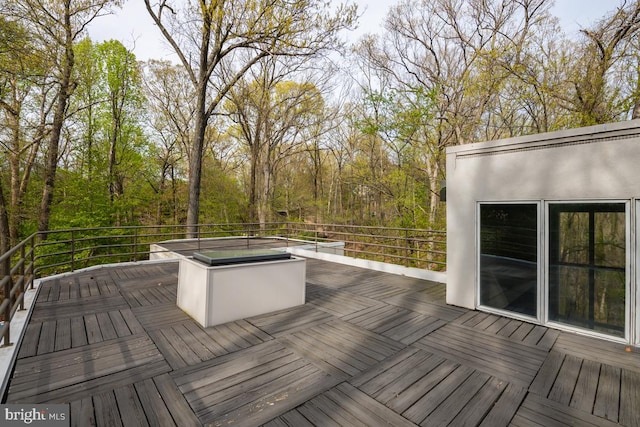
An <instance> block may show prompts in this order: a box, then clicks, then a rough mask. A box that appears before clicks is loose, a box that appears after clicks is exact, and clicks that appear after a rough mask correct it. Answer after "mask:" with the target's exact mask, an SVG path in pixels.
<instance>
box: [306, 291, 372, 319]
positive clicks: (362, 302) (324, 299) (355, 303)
mask: <svg viewBox="0 0 640 427" xmlns="http://www.w3.org/2000/svg"><path fill="white" fill-rule="evenodd" d="M306 302H307V304H308V305H310V306H313V307H315V308H317V309H319V310H322V311H326V312H327V313H330V314H333V315H334V316H337V317H341V316H346V315H349V314H351V313H355V312H357V311H361V310H364V309H367V308H369V307H373V306H380V305H382V303H381V302H380V301H376V300H374V299H371V298H367V297H363V296H359V295H356V294H352V293H349V292H343V291H337V290H331V289H327V288H323V287H321V286H318V285H308V286H307V293H306Z"/></svg>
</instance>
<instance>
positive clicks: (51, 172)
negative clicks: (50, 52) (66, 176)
mask: <svg viewBox="0 0 640 427" xmlns="http://www.w3.org/2000/svg"><path fill="white" fill-rule="evenodd" d="M69 8H70V1H69V0H67V1H65V12H64V13H65V14H64V26H65V41H64V42H65V46H64V48H65V56H64V61H63V62H62V70H61V71H62V76H61V81H60V90H59V92H58V96H57V99H56V108H55V112H54V114H53V125H52V129H51V137H50V139H49V147H48V148H49V151H48V153H47V159H46V163H45V172H44V190H43V191H42V201H41V203H40V217H39V219H38V231H41V232H42V231H47V230H48V229H49V218H50V216H51V204H52V203H53V190H54V186H55V181H56V171H57V168H58V148H59V146H60V136H61V133H62V125H63V123H64V118H65V113H66V110H67V104H68V102H69V98H70V97H71V94H72V92H73V89H74V88H73V87H72V84H71V72H72V70H73V66H74V61H75V59H74V56H73V34H72V29H71V16H70V10H69Z"/></svg>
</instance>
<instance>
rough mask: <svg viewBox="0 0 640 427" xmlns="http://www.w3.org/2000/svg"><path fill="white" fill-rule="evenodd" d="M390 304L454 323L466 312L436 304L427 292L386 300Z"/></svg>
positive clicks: (411, 293)
mask: <svg viewBox="0 0 640 427" xmlns="http://www.w3.org/2000/svg"><path fill="white" fill-rule="evenodd" d="M386 301H387V302H388V303H389V304H394V305H397V306H399V307H403V308H406V309H408V310H412V311H415V312H417V313H420V314H425V315H427V316H432V317H437V318H438V319H441V320H446V321H449V322H450V321H452V320H455V319H457V318H458V317H460V316H462V315H463V314H464V313H465V312H466V310H465V309H462V308H458V307H454V306H450V305H446V304H444V303H437V302H434V301H433V300H432V299H431V298H430V297H429V294H428V293H426V292H410V293H406V294H402V295H396V296H393V297H389V298H387V299H386Z"/></svg>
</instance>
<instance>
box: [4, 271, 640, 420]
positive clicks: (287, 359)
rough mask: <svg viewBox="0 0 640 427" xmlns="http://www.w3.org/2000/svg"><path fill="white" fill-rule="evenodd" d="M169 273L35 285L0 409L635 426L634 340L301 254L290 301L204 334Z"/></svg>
mask: <svg viewBox="0 0 640 427" xmlns="http://www.w3.org/2000/svg"><path fill="white" fill-rule="evenodd" d="M177 269H178V264H177V263H163V264H146V265H138V266H120V267H108V268H102V269H98V270H93V271H88V272H80V273H77V274H73V275H69V276H66V277H63V278H57V279H52V280H48V281H45V282H44V283H43V284H42V285H41V290H40V293H39V296H38V298H37V302H36V306H35V309H34V311H33V316H32V318H31V321H30V323H29V325H28V327H27V331H26V335H25V338H24V341H23V343H22V345H21V348H20V349H19V354H18V361H17V364H16V368H15V372H14V374H13V378H12V380H11V383H10V387H9V391H8V395H7V398H6V402H7V403H20V402H21V403H46V402H50V403H69V404H70V409H71V422H72V425H78V426H90V425H98V426H146V425H149V426H157V425H158V426H161V425H176V426H197V425H214V426H253V425H263V424H264V425H268V426H274V427H275V426H296V427H297V426H305V425H321V426H337V425H349V426H350V425H354V426H378V425H393V426H405V425H406V426H409V425H422V426H444V425H454V426H477V425H480V426H506V425H514V426H563V425H581V426H582V425H585V426H589V425H593V426H603V425H604V426H608V425H623V426H629V427H632V426H636V427H637V426H640V355H639V349H636V348H634V349H633V352H626V351H625V348H624V346H622V345H618V344H614V343H611V342H606V341H599V340H595V339H591V338H585V337H581V336H577V335H573V334H569V333H564V332H563V333H560V332H558V331H555V330H551V329H547V328H544V327H541V326H536V325H532V324H528V323H524V322H520V321H516V320H511V319H506V318H502V317H499V316H494V315H490V314H486V313H480V312H475V311H468V310H464V309H460V308H457V307H452V306H447V305H446V304H445V303H444V297H445V289H444V286H443V285H439V284H435V283H430V282H426V281H422V280H417V279H410V278H406V277H401V276H395V275H391V274H386V273H380V272H374V271H370V270H364V269H359V268H355V267H349V266H345V265H338V264H332V263H328V262H323V261H317V260H311V259H310V260H308V261H307V303H306V304H305V305H304V306H299V307H296V308H293V309H289V310H284V311H280V312H277V313H272V314H268V315H264V316H258V317H253V318H249V319H245V320H241V321H237V322H232V323H228V324H224V325H220V326H216V327H212V328H206V329H204V328H201V327H200V326H199V325H198V324H197V323H195V322H194V321H193V320H191V319H190V318H189V317H188V316H187V315H185V314H184V313H183V312H182V311H181V310H180V309H178V308H177V307H176V305H175V295H176V286H177Z"/></svg>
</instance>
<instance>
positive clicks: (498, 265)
mask: <svg viewBox="0 0 640 427" xmlns="http://www.w3.org/2000/svg"><path fill="white" fill-rule="evenodd" d="M538 253H539V251H538V204H535V203H513V204H507V203H503V204H481V205H480V260H479V266H480V268H479V270H480V272H479V273H480V274H479V276H480V292H479V294H480V305H481V306H485V307H489V308H493V309H499V310H506V311H511V312H514V313H518V314H522V315H526V316H532V317H536V316H537V311H538V310H537V307H538V298H537V295H538Z"/></svg>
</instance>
